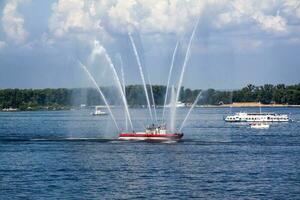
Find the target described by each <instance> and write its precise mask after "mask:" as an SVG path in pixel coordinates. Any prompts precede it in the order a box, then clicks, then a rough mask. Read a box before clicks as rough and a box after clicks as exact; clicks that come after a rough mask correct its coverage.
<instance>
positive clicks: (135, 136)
mask: <svg viewBox="0 0 300 200" xmlns="http://www.w3.org/2000/svg"><path fill="white" fill-rule="evenodd" d="M182 137H183V133H174V134H148V133H121V134H120V135H119V140H155V141H169V140H173V141H174V140H175V141H177V140H180V139H181V138H182Z"/></svg>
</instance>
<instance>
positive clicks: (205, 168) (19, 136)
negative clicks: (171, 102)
mask: <svg viewBox="0 0 300 200" xmlns="http://www.w3.org/2000/svg"><path fill="white" fill-rule="evenodd" d="M187 111H188V110H187V109H180V110H179V118H178V122H180V121H182V120H183V119H184V117H185V113H187ZM235 111H238V109H236V110H235ZM247 111H256V109H247ZM264 111H275V112H278V113H287V114H291V117H292V118H293V119H294V120H295V121H294V122H292V123H282V124H273V125H271V127H270V128H269V129H267V130H254V129H250V128H249V126H247V125H246V124H227V123H225V122H224V121H223V117H224V115H226V114H228V112H229V110H228V109H226V108H219V109H217V108H196V109H195V110H194V111H193V112H192V114H191V116H190V118H189V120H188V122H187V124H186V127H185V128H184V129H183V131H184V133H185V136H184V139H183V140H182V141H181V142H176V143H150V142H127V141H118V140H116V138H117V134H118V131H117V130H116V129H115V128H114V126H113V124H112V122H111V120H110V118H109V116H102V117H93V116H91V115H90V114H89V112H90V111H53V112H15V113H0V158H1V159H0V199H18V198H19V199H24V198H25V199H50V198H51V199H128V198H130V199H141V198H147V199H173V198H176V199H188V198H203V199H236V198H242V199H243V198H247V199H248V198H250V199H271V198H272V199H274V198H276V199H299V198H300V189H299V188H300V123H299V122H300V109H291V108H273V109H271V108H269V109H267V108H264ZM131 112H132V115H133V116H134V117H133V121H134V125H135V127H136V129H142V128H143V126H145V125H146V123H147V122H145V121H147V118H148V116H147V110H146V109H134V110H131ZM159 113H161V110H159ZM122 116H123V115H122V114H120V115H119V116H117V119H118V122H119V123H120V124H122V125H123V126H124V123H123V122H124V120H123V117H122ZM178 124H179V123H178ZM179 125H180V124H179Z"/></svg>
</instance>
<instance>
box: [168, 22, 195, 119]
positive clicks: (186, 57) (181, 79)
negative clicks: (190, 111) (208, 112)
mask: <svg viewBox="0 0 300 200" xmlns="http://www.w3.org/2000/svg"><path fill="white" fill-rule="evenodd" d="M199 21H200V17H199V18H198V20H197V22H196V24H195V27H194V29H193V32H192V35H191V37H190V41H189V43H188V47H187V50H186V54H185V57H184V62H183V65H182V69H181V73H180V78H179V82H178V85H177V93H176V98H175V102H176V103H177V102H178V100H179V95H180V91H181V86H182V81H183V76H184V72H185V68H186V65H187V62H188V60H189V57H190V49H191V45H192V41H193V39H194V36H195V33H196V29H197V27H198V24H199ZM174 115H175V116H176V107H175V111H174ZM173 120H175V117H174V119H173ZM172 123H175V121H174V122H172Z"/></svg>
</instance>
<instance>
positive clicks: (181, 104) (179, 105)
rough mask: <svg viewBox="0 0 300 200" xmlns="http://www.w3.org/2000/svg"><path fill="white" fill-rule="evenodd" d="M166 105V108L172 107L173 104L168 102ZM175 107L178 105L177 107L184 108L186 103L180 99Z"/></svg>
mask: <svg viewBox="0 0 300 200" xmlns="http://www.w3.org/2000/svg"><path fill="white" fill-rule="evenodd" d="M165 107H166V108H170V107H172V105H171V104H168V105H165ZM175 107H177V108H183V107H185V103H183V102H181V101H178V102H177V103H176V105H175Z"/></svg>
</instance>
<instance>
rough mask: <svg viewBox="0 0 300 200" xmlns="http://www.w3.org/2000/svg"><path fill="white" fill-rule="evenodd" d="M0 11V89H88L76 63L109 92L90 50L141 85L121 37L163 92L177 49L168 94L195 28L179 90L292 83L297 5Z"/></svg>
mask: <svg viewBox="0 0 300 200" xmlns="http://www.w3.org/2000/svg"><path fill="white" fill-rule="evenodd" d="M0 12H1V15H0V17H1V18H0V71H1V73H0V88H15V87H20V88H45V87H55V88H56V87H86V86H90V85H91V84H90V82H89V81H88V77H87V76H86V74H85V73H84V71H83V70H82V69H81V68H80V67H79V65H78V60H79V61H81V62H83V63H84V64H85V65H87V67H88V68H89V70H90V71H91V73H92V74H93V76H94V77H95V79H96V80H97V82H98V84H99V85H100V86H102V85H103V86H104V85H110V83H112V80H113V74H112V72H111V71H110V70H109V65H108V63H107V60H106V59H105V56H104V54H103V51H101V52H100V53H99V54H97V55H96V56H95V59H94V60H91V54H92V52H93V51H95V48H96V47H95V41H97V42H98V44H100V46H101V48H103V49H105V51H106V52H107V54H108V55H109V56H110V57H111V60H112V62H113V63H114V65H115V67H116V69H117V71H118V73H119V74H120V67H121V64H120V63H121V61H120V57H121V59H122V63H123V67H124V74H125V81H126V83H127V84H141V83H142V81H141V78H140V75H139V71H138V65H137V61H136V58H135V56H134V52H133V49H132V46H131V43H130V40H129V37H128V33H129V32H130V33H131V34H132V36H133V39H134V41H135V43H136V46H137V50H138V53H139V55H140V58H141V63H142V66H143V69H144V71H145V73H147V74H149V77H150V79H151V82H152V83H154V84H166V81H167V76H168V72H169V68H170V63H171V58H172V53H173V51H174V48H175V45H176V42H177V41H179V48H178V51H177V54H176V57H175V63H174V71H173V75H172V79H171V84H174V85H176V83H177V82H178V78H179V74H180V71H181V67H182V64H183V60H184V57H185V53H186V49H187V45H188V42H189V39H190V36H191V33H192V30H193V27H194V26H195V24H196V21H197V20H198V19H199V25H198V27H197V29H196V34H195V37H194V39H193V41H192V45H191V53H190V56H189V60H188V63H187V67H186V71H185V74H184V79H183V85H184V86H185V87H190V88H217V89H233V88H240V87H242V86H244V85H246V84H248V83H253V84H257V85H261V84H265V83H272V84H277V83H285V84H294V83H299V82H300V78H299V74H300V56H299V55H300V2H299V0H284V1H283V0H281V1H280V0H264V1H261V0H260V1H258V0H222V1H215V0H203V1H199V0H86V1H81V0H49V1H39V0H7V1H5V0H2V1H1V2H0ZM146 76H147V75H146Z"/></svg>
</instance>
